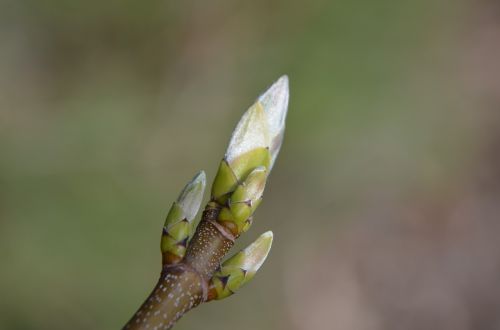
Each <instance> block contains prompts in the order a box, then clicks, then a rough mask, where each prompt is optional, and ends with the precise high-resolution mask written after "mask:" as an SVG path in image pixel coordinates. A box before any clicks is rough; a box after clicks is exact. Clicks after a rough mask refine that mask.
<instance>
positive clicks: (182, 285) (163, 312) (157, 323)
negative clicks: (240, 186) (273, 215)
mask: <svg viewBox="0 0 500 330" xmlns="http://www.w3.org/2000/svg"><path fill="white" fill-rule="evenodd" d="M219 211H220V206H218V205H215V204H214V203H209V205H208V206H207V207H206V209H205V211H204V212H203V217H202V220H201V221H200V224H199V225H198V227H197V228H196V232H195V234H194V236H193V238H192V239H191V241H190V242H189V246H188V250H187V252H186V257H185V258H184V260H183V261H182V262H180V263H178V264H176V265H165V266H164V267H163V269H162V272H161V275H160V279H159V280H158V283H157V284H156V286H155V288H154V289H153V292H151V294H150V295H149V297H148V298H147V299H146V301H145V302H144V303H143V304H142V306H141V307H140V308H139V310H138V311H137V312H136V313H135V314H134V316H133V317H132V318H131V319H130V321H128V323H127V324H126V325H125V327H124V328H123V329H130V330H139V329H157V330H160V329H170V328H171V327H172V326H173V325H174V324H175V322H176V321H177V320H178V319H179V318H181V317H182V315H184V313H186V312H187V311H189V310H190V309H192V308H193V307H196V306H198V305H199V304H200V303H202V302H204V301H206V300H207V294H208V293H207V287H208V282H209V280H210V278H211V277H212V275H213V273H214V272H215V270H216V269H217V268H218V267H219V264H220V262H221V260H222V258H223V257H224V255H225V254H226V253H227V252H228V251H229V249H230V248H231V247H232V246H233V244H234V237H233V236H232V235H231V234H230V233H229V232H228V231H227V230H225V228H224V227H222V226H221V225H219V224H218V223H217V221H216V219H217V216H218V214H219Z"/></svg>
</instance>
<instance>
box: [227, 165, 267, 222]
mask: <svg viewBox="0 0 500 330" xmlns="http://www.w3.org/2000/svg"><path fill="white" fill-rule="evenodd" d="M266 179H267V171H266V168H265V167H263V166H259V167H257V168H256V169H254V170H253V171H252V172H251V173H250V174H249V175H248V177H247V178H246V179H245V182H243V183H242V184H240V185H238V187H236V190H235V191H234V193H233V194H232V195H231V197H230V199H229V200H230V202H229V209H230V210H231V213H232V215H233V221H234V222H235V223H236V224H237V226H238V228H239V229H240V232H241V231H242V228H243V226H244V225H245V223H246V221H247V219H248V218H249V217H250V216H251V215H252V214H253V212H254V211H255V209H256V208H257V206H258V205H259V203H260V200H261V198H262V193H263V192H264V187H265V186H266Z"/></svg>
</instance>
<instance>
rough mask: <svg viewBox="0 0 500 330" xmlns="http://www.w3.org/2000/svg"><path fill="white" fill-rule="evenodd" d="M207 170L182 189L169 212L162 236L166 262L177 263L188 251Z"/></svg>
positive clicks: (162, 250) (162, 247)
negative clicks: (188, 243)
mask: <svg viewBox="0 0 500 330" xmlns="http://www.w3.org/2000/svg"><path fill="white" fill-rule="evenodd" d="M205 184H206V176H205V172H203V171H201V172H199V173H198V174H197V175H196V176H195V177H194V178H193V179H192V180H191V181H190V182H189V183H188V184H187V185H186V186H185V187H184V189H183V190H182V192H181V194H180V195H179V197H178V198H177V201H175V202H174V204H173V205H172V207H171V208H170V211H169V212H168V215H167V218H166V220H165V225H164V227H163V233H162V237H161V252H162V254H163V262H164V264H166V263H168V264H170V263H177V262H179V261H180V260H182V258H183V257H184V255H185V253H186V247H187V242H188V240H189V237H190V236H191V234H192V232H193V224H192V222H193V220H194V218H195V217H196V213H198V209H199V208H200V204H201V201H202V199H203V192H204V191H205Z"/></svg>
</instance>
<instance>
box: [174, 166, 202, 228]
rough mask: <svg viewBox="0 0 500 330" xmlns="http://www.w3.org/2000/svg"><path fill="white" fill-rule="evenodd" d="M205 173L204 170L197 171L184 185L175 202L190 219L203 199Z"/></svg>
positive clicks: (189, 219)
mask: <svg viewBox="0 0 500 330" xmlns="http://www.w3.org/2000/svg"><path fill="white" fill-rule="evenodd" d="M206 181H207V178H206V175H205V172H204V171H200V172H198V173H197V174H196V175H195V176H194V177H193V179H192V180H191V181H190V182H189V183H188V184H187V185H186V186H185V187H184V189H183V190H182V192H181V194H180V195H179V198H178V199H177V203H178V204H179V206H180V207H181V208H182V210H183V212H184V216H185V217H186V219H187V220H188V221H191V220H193V219H194V217H195V216H196V213H197V212H198V209H199V208H200V205H201V201H202V199H203V193H204V192H205V186H206Z"/></svg>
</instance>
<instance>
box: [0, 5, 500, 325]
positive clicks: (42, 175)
mask: <svg viewBox="0 0 500 330" xmlns="http://www.w3.org/2000/svg"><path fill="white" fill-rule="evenodd" d="M499 59H500V4H499V2H498V1H496V0H438V1H436V0H420V1H392V0H379V1H369V0H364V1H345V0H313V1H307V2H306V1H296V0H292V1H290V0H289V1H272V2H270V1H263V0H256V1H246V2H234V1H229V0H220V1H210V2H207V1H205V2H203V1H181V2H179V1H177V2H174V1H155V0H153V1H131V0H122V1H114V0H108V1H97V0H88V1H61V0H46V1H37V0H22V1H19V0H0V151H1V152H0V256H1V260H2V264H1V266H0V329H19V330H21V329H118V328H120V327H121V326H123V325H124V323H125V322H126V321H127V320H128V319H129V318H130V317H131V315H132V313H133V312H135V310H136V309H137V308H138V306H139V305H140V304H141V303H142V301H143V299H144V298H145V297H146V295H147V294H149V291H150V290H151V288H152V287H153V285H154V284H155V283H156V280H157V277H158V275H159V270H160V252H159V238H160V235H161V227H162V225H163V220H164V217H165V215H166V212H167V210H168V208H169V207H170V205H171V203H172V201H173V200H174V199H175V198H176V197H177V194H178V193H179V191H180V189H181V188H182V187H183V185H184V184H185V182H186V181H187V180H188V179H190V178H191V177H192V176H193V175H194V173H195V172H196V171H198V170H200V169H204V170H206V172H207V174H208V179H209V181H211V180H212V179H213V176H214V174H215V171H216V169H217V165H218V162H219V161H220V159H221V158H222V156H223V153H224V150H225V148H226V145H227V142H228V139H229V136H230V133H231V131H232V130H233V128H234V126H235V124H236V122H237V120H238V119H239V117H240V116H241V114H242V113H243V112H244V111H245V110H246V108H247V107H248V106H249V105H251V104H252V103H253V101H254V99H255V98H256V97H257V96H258V95H259V93H261V92H262V91H264V90H265V88H266V87H267V86H269V85H270V84H271V83H272V82H273V81H274V80H275V79H277V78H278V77H279V76H280V75H282V74H285V73H286V74H288V75H289V77H290V88H291V98H290V108H289V116H288V122H287V123H288V126H287V131H286V138H285V143H284V145H283V148H282V151H281V155H280V157H279V158H278V161H277V163H276V166H275V167H274V170H273V173H272V175H271V178H270V182H269V183H268V186H267V191H266V196H265V200H264V203H263V204H262V206H261V207H260V209H259V211H258V212H257V214H256V220H255V222H254V226H253V227H252V229H251V230H250V231H249V232H248V233H247V234H246V235H245V236H244V237H242V239H241V240H240V241H239V242H238V244H237V247H243V246H244V245H246V244H247V243H249V242H251V241H252V240H253V239H255V238H256V237H257V236H258V235H259V234H260V233H262V232H264V231H265V230H269V229H270V230H273V231H274V232H275V242H274V246H273V250H272V251H271V255H270V257H269V258H268V260H267V262H266V264H265V265H264V267H263V268H262V270H261V271H260V272H259V274H258V275H257V276H256V278H255V279H254V280H253V281H252V282H251V283H250V284H249V285H248V286H247V287H245V288H244V289H242V290H241V292H240V293H239V294H237V295H235V296H233V297H231V298H229V299H228V300H223V301H220V302H214V303H210V304H205V305H202V306H200V307H199V308H197V309H195V310H193V311H191V312H190V313H188V314H187V315H186V316H185V317H184V318H183V319H182V320H181V321H180V322H179V323H178V325H177V326H176V328H175V329H177V330H182V329H185V330H187V329H205V330H209V329H218V330H224V329H239V330H250V329H252V330H254V329H264V330H265V329H277V330H290V329H291V330H302V329H304V330H305V329H308V330H309V329H319V330H322V329H326V330H336V329H339V330H392V329H394V330H396V329H398V330H412V329H415V330H417V329H419V330H421V329H431V330H432V329H436V330H448V329H449V330H466V329H474V330H477V329H481V330H489V329H492V330H494V329H500V313H499V312H498V311H499V309H500V239H499V236H500V216H499V215H500V129H499V126H500V62H499ZM207 198H208V197H207Z"/></svg>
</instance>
